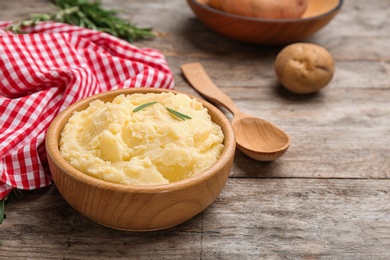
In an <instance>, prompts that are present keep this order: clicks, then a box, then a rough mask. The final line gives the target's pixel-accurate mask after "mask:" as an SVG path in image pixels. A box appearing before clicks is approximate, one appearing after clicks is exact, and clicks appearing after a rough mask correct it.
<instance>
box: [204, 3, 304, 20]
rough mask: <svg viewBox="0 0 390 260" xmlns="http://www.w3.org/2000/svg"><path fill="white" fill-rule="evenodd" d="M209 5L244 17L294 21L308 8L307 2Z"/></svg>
mask: <svg viewBox="0 0 390 260" xmlns="http://www.w3.org/2000/svg"><path fill="white" fill-rule="evenodd" d="M209 5H210V6H212V7H214V8H216V9H219V10H221V11H224V12H227V13H232V14H238V15H243V16H250V17H257V18H268V19H292V18H299V17H301V16H302V14H303V13H304V12H305V10H306V8H307V0H240V1H239V0H209Z"/></svg>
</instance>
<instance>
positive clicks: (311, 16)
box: [187, 0, 343, 44]
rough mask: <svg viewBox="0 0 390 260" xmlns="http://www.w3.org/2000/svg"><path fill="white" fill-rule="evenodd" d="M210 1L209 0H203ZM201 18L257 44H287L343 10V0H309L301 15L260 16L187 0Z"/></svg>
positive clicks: (235, 37) (224, 32)
mask: <svg viewBox="0 0 390 260" xmlns="http://www.w3.org/2000/svg"><path fill="white" fill-rule="evenodd" d="M204 1H207V0H203V2H204ZM187 3H188V4H189V6H190V7H191V9H192V10H193V12H194V13H195V15H196V16H197V17H198V19H199V20H200V21H201V22H202V23H203V24H204V25H206V26H207V27H209V28H210V29H211V30H213V31H214V32H216V33H218V34H221V35H223V36H225V37H227V38H230V39H233V40H238V41H242V42H247V43H255V44H287V43H292V42H297V41H301V40H303V39H305V38H307V37H309V36H310V35H312V34H313V33H315V32H317V31H318V30H320V29H321V28H322V27H324V26H325V25H326V24H327V23H329V22H330V21H331V20H332V19H333V17H334V16H335V15H336V14H337V13H338V11H339V10H340V8H341V6H342V4H343V0H308V7H307V10H306V11H305V13H304V14H303V16H302V17H301V18H298V19H260V18H252V17H245V16H240V15H235V14H230V13H226V12H223V11H220V10H217V9H215V8H212V7H210V6H208V5H206V4H201V3H199V2H198V0H187Z"/></svg>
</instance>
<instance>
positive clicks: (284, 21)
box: [187, 0, 344, 23]
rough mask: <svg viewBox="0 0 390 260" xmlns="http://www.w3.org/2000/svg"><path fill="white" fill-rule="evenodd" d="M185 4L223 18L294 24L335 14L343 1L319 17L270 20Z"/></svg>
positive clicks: (194, 1)
mask: <svg viewBox="0 0 390 260" xmlns="http://www.w3.org/2000/svg"><path fill="white" fill-rule="evenodd" d="M187 2H189V3H190V4H194V5H197V6H199V7H201V8H204V9H206V10H208V11H210V12H214V13H217V14H220V15H225V16H231V17H232V18H236V19H241V20H247V21H255V22H267V23H296V22H306V21H312V20H317V19H319V18H322V17H326V16H328V15H330V14H332V13H335V12H337V11H339V10H340V9H341V7H342V6H343V3H344V0H338V4H337V5H336V6H335V7H334V8H333V9H331V10H329V11H327V12H325V13H322V14H320V15H316V16H310V17H304V18H291V19H270V18H256V17H250V16H243V15H238V14H232V13H228V12H224V11H221V10H218V9H216V8H213V7H211V6H208V5H207V4H202V3H199V2H198V1H197V0H187Z"/></svg>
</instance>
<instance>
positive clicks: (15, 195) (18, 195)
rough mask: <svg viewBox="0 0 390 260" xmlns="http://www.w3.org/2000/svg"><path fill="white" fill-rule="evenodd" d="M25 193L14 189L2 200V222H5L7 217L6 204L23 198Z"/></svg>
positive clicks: (0, 201) (0, 208) (0, 214)
mask: <svg viewBox="0 0 390 260" xmlns="http://www.w3.org/2000/svg"><path fill="white" fill-rule="evenodd" d="M22 196H23V193H22V192H21V191H20V190H18V189H13V190H12V191H11V192H10V193H9V194H8V195H7V196H5V198H4V199H2V200H0V224H2V223H3V221H4V219H5V218H6V215H5V206H6V205H8V204H9V203H10V202H12V201H13V200H14V199H21V198H22Z"/></svg>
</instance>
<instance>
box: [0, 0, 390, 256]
mask: <svg viewBox="0 0 390 260" xmlns="http://www.w3.org/2000/svg"><path fill="white" fill-rule="evenodd" d="M48 2H49V1H48V0H33V1H31V0H13V1H1V2H0V19H1V20H15V19H18V18H22V17H26V16H27V15H28V14H29V13H37V12H43V11H48V10H50V7H49V6H48ZM103 3H104V6H105V7H107V8H114V9H118V10H121V14H122V17H125V18H129V19H131V20H132V21H134V22H136V23H137V24H138V25H140V26H152V27H153V28H154V29H155V30H156V31H158V32H160V34H159V37H158V38H156V39H154V40H150V41H142V42H137V43H136V45H137V46H140V47H151V48H157V49H160V50H161V51H162V52H163V53H164V54H165V56H166V57H167V60H168V63H169V66H170V68H171V70H172V72H173V74H174V76H175V82H176V90H180V91H184V92H187V93H190V94H195V95H197V93H196V92H195V91H194V90H193V89H192V88H191V87H190V86H189V85H188V83H187V82H186V81H185V80H184V79H183V77H182V75H181V72H180V66H181V65H182V64H184V63H188V62H197V61H199V62H201V63H202V64H203V66H204V67H205V68H206V70H207V71H208V73H209V75H210V77H211V78H212V80H213V81H214V82H215V83H216V84H217V85H218V86H219V87H221V89H222V90H223V91H224V92H225V93H226V94H228V95H229V96H230V97H231V98H232V100H233V101H234V102H235V104H236V105H237V106H238V107H239V108H240V109H241V110H242V111H243V112H246V113H250V114H253V115H255V116H258V117H261V118H264V119H266V120H269V121H271V122H273V123H275V124H276V125H278V126H280V127H281V128H282V129H283V130H285V131H286V132H288V133H289V134H290V137H291V140H292V143H291V147H290V148H289V150H288V151H287V153H286V154H285V155H284V156H283V157H282V158H280V159H278V160H276V161H274V162H271V163H264V162H257V161H254V160H252V159H250V158H248V157H246V156H245V155H243V154H242V153H241V152H239V151H237V153H236V156H235V161H234V166H233V170H232V172H231V178H230V179H229V181H228V184H227V186H226V187H225V189H224V190H223V191H222V193H221V194H220V196H219V197H218V198H217V200H216V201H215V202H214V203H213V204H212V205H211V206H210V207H209V208H207V209H206V210H205V211H204V212H202V213H201V214H199V215H197V216H196V217H194V218H193V219H191V220H190V221H188V222H186V223H184V224H182V225H179V226H177V227H174V228H170V229H168V230H164V231H158V232H150V233H132V232H122V231H116V230H112V229H108V228H105V227H102V226H99V225H97V224H94V223H93V222H91V221H90V220H88V219H86V218H84V217H83V216H81V215H80V214H78V213H77V212H76V211H75V210H73V209H72V208H71V207H70V206H69V205H68V204H67V203H66V202H65V201H64V200H63V199H62V197H61V196H60V195H59V193H58V191H57V190H56V188H55V186H52V187H49V188H46V189H42V190H37V191H31V192H26V193H25V195H24V197H23V199H22V200H20V201H16V202H15V203H12V204H11V205H10V206H9V207H7V219H6V220H5V221H4V223H3V224H2V225H0V241H2V245H1V246H0V258H1V259H31V258H36V259H44V258H52V259H88V258H91V259H92V258H93V259H108V258H115V259H121V258H122V259H390V249H389V248H390V116H389V115H390V105H389V102H390V30H389V28H390V20H389V17H390V3H389V1H388V0H373V1H366V0H346V1H345V4H344V6H343V8H342V10H341V12H340V13H339V14H338V15H337V16H336V18H335V20H333V21H332V22H331V23H330V24H329V25H328V26H326V27H325V28H324V29H323V30H321V31H320V32H318V33H317V34H316V35H314V36H313V37H311V38H310V39H308V40H307V41H309V42H313V43H317V44H319V45H321V46H323V47H325V48H327V49H328V50H329V51H330V52H331V53H332V55H333V56H334V58H335V62H336V73H335V76H334V78H333V80H332V82H331V83H330V85H329V86H328V87H327V88H325V89H324V90H322V91H321V92H319V93H317V94H314V95H309V96H301V95H294V94H291V93H289V92H288V91H286V90H284V89H283V88H282V87H280V86H279V85H278V83H277V80H276V78H275V74H274V71H273V62H274V59H275V56H276V54H277V53H278V51H279V50H280V49H281V48H282V46H255V45H249V44H242V43H238V42H234V41H231V40H227V39H225V38H223V37H221V36H218V35H216V34H214V33H212V32H211V31H210V30H208V29H207V28H205V27H204V26H203V25H202V24H201V23H200V22H199V21H198V20H197V19H196V18H195V17H194V15H193V13H192V12H191V10H190V9H189V8H188V6H187V4H186V2H185V1H184V0H133V1H130V0H127V1H126V0H103ZM223 111H225V112H226V113H227V111H226V110H223ZM227 114H228V113H227Z"/></svg>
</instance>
